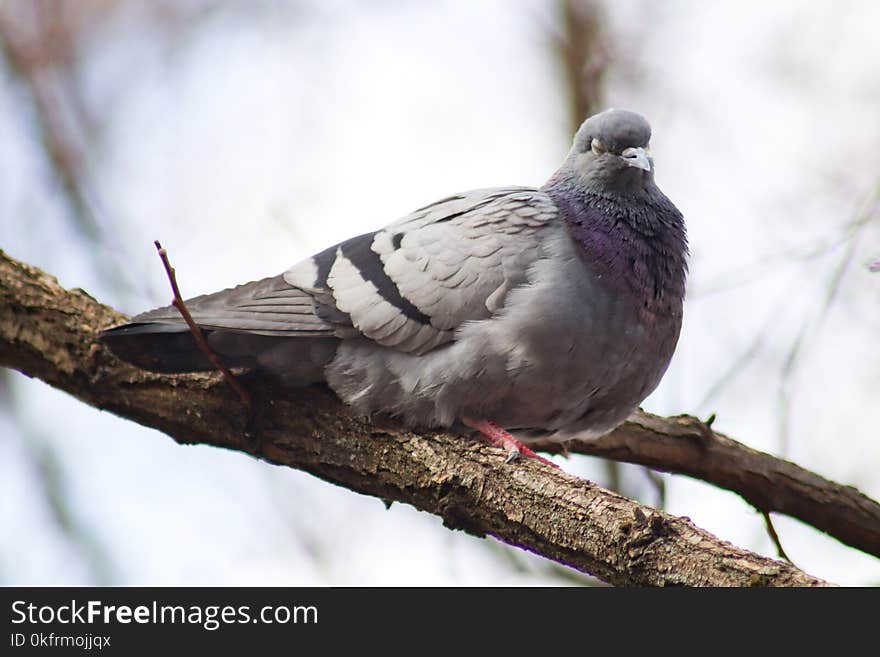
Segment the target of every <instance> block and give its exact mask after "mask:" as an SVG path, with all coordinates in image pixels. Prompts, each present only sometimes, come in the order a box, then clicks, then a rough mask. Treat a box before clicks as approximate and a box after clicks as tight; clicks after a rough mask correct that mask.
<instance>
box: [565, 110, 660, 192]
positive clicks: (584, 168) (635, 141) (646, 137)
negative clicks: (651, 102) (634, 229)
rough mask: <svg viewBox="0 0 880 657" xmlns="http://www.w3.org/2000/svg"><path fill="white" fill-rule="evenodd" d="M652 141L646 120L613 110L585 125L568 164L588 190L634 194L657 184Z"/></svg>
mask: <svg viewBox="0 0 880 657" xmlns="http://www.w3.org/2000/svg"><path fill="white" fill-rule="evenodd" d="M650 140H651V126H650V125H649V124H648V122H647V121H646V120H645V117H643V116H642V115H640V114H636V113H635V112H629V111H627V110H621V109H609V110H606V111H604V112H602V113H601V114H595V115H594V116H591V117H590V118H588V119H587V120H586V121H584V122H583V124H582V125H581V127H580V129H579V130H578V131H577V134H576V135H575V137H574V144H573V145H572V147H571V151H570V152H569V155H568V160H567V162H566V163H567V165H568V166H569V167H571V169H573V170H574V173H575V174H577V176H578V178H580V180H581V183H582V184H583V185H585V186H587V187H588V188H592V189H595V190H596V191H600V190H604V191H612V192H613V191H619V192H628V191H634V190H636V189H639V188H642V187H644V186H645V185H646V184H649V183H651V182H652V181H653V169H654V162H653V160H652V159H651V156H650V155H649V154H648V142H649V141H650Z"/></svg>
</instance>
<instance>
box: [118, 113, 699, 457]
mask: <svg viewBox="0 0 880 657" xmlns="http://www.w3.org/2000/svg"><path fill="white" fill-rule="evenodd" d="M650 138H651V128H650V125H649V124H648V122H647V121H646V120H645V118H644V117H642V116H641V115H639V114H637V113H634V112H630V111H626V110H621V109H609V110H606V111H604V112H602V113H599V114H596V115H594V116H592V117H590V118H588V119H587V120H586V121H584V123H583V124H582V125H581V127H580V128H579V130H578V131H577V134H576V135H575V138H574V142H573V145H572V147H571V150H570V151H569V153H568V155H567V157H566V159H565V161H564V162H563V163H562V165H561V166H560V167H559V169H558V170H557V171H556V172H555V173H554V174H553V175H552V176H551V177H550V179H549V180H548V181H547V183H546V184H544V185H543V186H542V187H540V188H532V187H497V188H489V189H477V190H473V191H469V192H464V193H460V194H455V195H452V196H448V197H446V198H444V199H442V200H439V201H437V202H435V203H431V204H430V205H426V206H424V207H422V208H419V209H418V210H415V211H414V212H412V213H411V214H408V215H407V216H405V217H403V218H402V219H400V220H398V221H396V222H394V223H392V224H390V225H388V226H387V227H385V228H383V229H381V230H377V231H374V232H369V233H365V234H363V235H359V236H357V237H353V238H351V239H349V240H346V241H344V242H341V243H339V244H336V245H335V246H331V247H330V248H328V249H326V250H324V251H321V252H320V253H318V254H317V255H314V256H312V257H311V258H308V259H306V260H303V261H301V262H299V263H298V264H296V265H294V266H293V267H291V268H290V269H288V270H287V271H285V272H284V273H283V274H281V275H278V276H274V277H270V278H265V279H263V280H259V281H254V282H251V283H246V284H244V285H240V286H238V287H235V288H232V289H228V290H223V291H221V292H217V293H214V294H208V295H203V296H199V297H196V298H193V299H189V300H188V301H186V305H187V307H188V309H189V311H190V313H191V314H192V316H193V318H194V320H195V322H196V323H197V324H198V325H199V326H200V328H201V329H202V330H203V332H204V334H205V336H206V339H207V342H208V344H209V346H210V347H211V350H213V351H214V352H215V354H216V355H217V356H218V357H219V358H220V359H221V360H222V361H223V363H224V364H225V365H226V366H227V367H240V368H248V369H250V370H258V371H261V372H264V373H267V374H269V375H271V376H272V377H274V378H275V380H278V381H279V382H280V383H281V384H282V386H283V388H285V389H288V388H295V387H296V386H306V385H310V384H316V383H324V384H326V385H328V386H329V387H330V388H331V389H332V390H333V391H334V392H335V393H336V395H338V397H340V398H341V399H342V400H343V401H344V402H345V403H347V404H348V405H350V406H351V407H352V408H353V409H355V411H356V412H358V413H361V414H364V415H369V414H372V413H385V414H390V415H393V416H397V417H399V418H400V419H401V420H403V421H404V422H405V423H406V424H407V425H409V426H411V427H423V428H428V427H435V428H451V429H458V430H460V431H462V432H465V431H468V429H470V430H475V431H476V432H479V433H480V434H482V435H483V436H484V437H485V438H486V439H487V440H488V441H489V442H490V443H491V444H494V445H497V446H500V447H502V448H504V449H505V450H506V451H507V453H508V460H510V459H512V458H515V457H516V456H518V455H520V454H525V455H528V456H533V457H537V455H535V454H534V452H532V451H531V450H530V449H529V448H528V447H527V445H526V444H524V443H527V442H528V441H529V440H532V439H534V438H537V437H540V438H549V439H551V440H558V441H564V440H567V439H569V438H572V437H575V436H577V437H579V438H590V437H597V436H600V435H603V434H605V433H607V432H609V431H611V430H612V429H614V428H615V427H616V426H617V425H619V424H621V423H622V422H623V421H624V420H625V419H626V418H627V417H628V416H629V415H630V414H631V413H632V411H634V410H635V409H636V408H637V407H638V405H639V404H640V403H641V401H642V400H643V399H645V397H647V396H648V394H650V393H651V392H652V391H653V390H654V389H655V388H656V386H657V385H658V383H659V382H660V379H661V377H662V376H663V374H664V373H665V371H666V369H667V366H668V365H669V361H670V359H671V357H672V354H673V352H674V350H675V347H676V343H677V342H678V337H679V333H680V329H681V322H682V306H683V299H684V294H685V279H686V274H687V255H688V247H687V236H686V231H685V225H684V220H683V217H682V214H681V213H680V212H679V211H678V209H677V208H676V207H675V206H674V205H673V204H672V202H671V201H670V200H669V199H668V198H667V197H666V196H665V195H664V194H663V193H662V192H661V191H660V189H659V188H658V187H657V185H656V183H655V182H654V163H653V159H652V157H651V156H650V154H649V150H648V148H649V146H648V145H649V141H650ZM101 339H102V341H103V342H104V343H105V344H106V345H107V346H108V347H109V348H110V349H111V350H112V351H113V352H114V353H115V354H116V355H117V356H118V357H120V358H122V359H123V360H125V361H128V362H129V363H132V364H134V365H136V366H138V367H141V368H144V369H147V370H152V371H157V372H165V373H180V372H191V371H199V370H209V369H213V366H212V365H211V363H210V362H209V360H208V359H207V358H206V357H205V355H204V354H203V352H202V351H200V350H199V348H198V347H197V345H196V342H195V340H194V338H193V336H192V334H191V333H190V330H189V329H188V328H187V325H186V324H185V323H184V321H183V319H182V317H181V315H180V313H179V311H178V310H177V308H175V307H173V306H167V307H164V308H159V309H156V310H150V311H148V312H145V313H142V314H140V315H137V316H136V317H134V318H133V319H132V320H131V322H130V323H128V324H125V325H123V326H120V327H117V328H113V329H110V330H108V331H105V332H104V333H103V334H102V336H101ZM514 435H516V436H518V438H516V437H514Z"/></svg>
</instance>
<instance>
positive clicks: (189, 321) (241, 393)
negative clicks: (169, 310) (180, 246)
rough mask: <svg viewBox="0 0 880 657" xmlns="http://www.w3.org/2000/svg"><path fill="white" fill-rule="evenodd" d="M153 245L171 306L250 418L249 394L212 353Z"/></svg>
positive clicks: (164, 253)
mask: <svg viewBox="0 0 880 657" xmlns="http://www.w3.org/2000/svg"><path fill="white" fill-rule="evenodd" d="M153 244H155V245H156V250H157V251H158V252H159V257H160V258H161V259H162V264H163V265H164V266H165V273H166V274H168V281H169V282H170V283H171V291H172V292H173V293H174V300H173V301H172V302H171V305H173V306H174V307H175V308H177V310H179V311H180V314H181V315H182V316H183V321H185V322H186V325H187V326H189V330H190V331H191V332H192V334H193V337H194V338H195V340H196V344H197V345H198V347H199V349H201V350H202V353H204V354H205V356H207V357H208V360H210V361H211V364H212V365H214V367H215V368H217V369H218V370H220V373H221V374H222V375H223V378H224V379H225V380H226V383H228V384H229V387H230V388H232V389H233V390H234V391H235V392H236V394H238V398H239V399H240V400H241V403H242V404H243V405H244V407H245V408H246V409H247V412H248V416H250V412H251V408H252V399H251V394H250V393H249V392H248V391H247V390H245V388H244V386H242V385H241V384H240V383H239V382H238V379H236V378H235V375H234V374H233V373H232V372H230V371H229V368H227V367H226V366H225V365H224V364H223V362H222V361H221V360H220V358H219V357H218V356H217V354H215V353H214V350H213V349H211V347H210V345H208V341H207V340H206V339H205V334H204V333H202V329H201V328H199V325H198V324H196V323H195V320H193V318H192V315H190V313H189V309H188V308H187V307H186V303H185V302H184V300H183V296H181V294H180V288H179V287H177V276H176V275H175V272H174V267H172V266H171V262H170V261H169V260H168V252H167V251H166V250H165V249H163V248H162V245H161V244H159V240H156V241H154V242H153Z"/></svg>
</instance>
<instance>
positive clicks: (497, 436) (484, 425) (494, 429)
mask: <svg viewBox="0 0 880 657" xmlns="http://www.w3.org/2000/svg"><path fill="white" fill-rule="evenodd" d="M461 421H462V422H463V423H464V424H466V425H467V426H469V427H470V428H471V429H476V430H477V431H479V432H480V433H481V434H483V436H485V437H486V440H488V441H489V444H491V445H496V446H498V447H502V448H504V449H505V450H507V458H505V459H504V462H505V463H513V462H514V461H516V460H517V459H518V458H520V457H521V456H526V457H528V458H530V459H537V460H538V461H540V462H541V463H545V464H547V465H549V466H552V467H554V468H556V469H557V470H558V469H559V466H558V465H556V464H555V463H553V461H549V460H547V459H545V458H544V457H543V456H538V455H537V454H535V453H534V452H533V451H532V450H530V449H529V448H528V447H526V446H525V445H523V444H522V443H521V442H520V441H518V440H517V439H516V438H514V437H513V436H511V435H510V434H509V433H507V431H505V430H504V429H502V428H501V427H499V426H498V425H497V424H495V423H494V422H491V421H489V420H471V419H468V418H461Z"/></svg>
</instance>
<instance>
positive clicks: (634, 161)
mask: <svg viewBox="0 0 880 657" xmlns="http://www.w3.org/2000/svg"><path fill="white" fill-rule="evenodd" d="M620 158H621V159H622V160H623V161H624V162H626V163H627V165H629V166H631V167H636V168H637V169H644V170H645V171H650V170H651V158H649V157H648V153H647V151H645V149H644V148H627V149H624V151H623V152H622V153H621V154H620Z"/></svg>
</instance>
